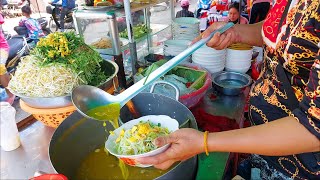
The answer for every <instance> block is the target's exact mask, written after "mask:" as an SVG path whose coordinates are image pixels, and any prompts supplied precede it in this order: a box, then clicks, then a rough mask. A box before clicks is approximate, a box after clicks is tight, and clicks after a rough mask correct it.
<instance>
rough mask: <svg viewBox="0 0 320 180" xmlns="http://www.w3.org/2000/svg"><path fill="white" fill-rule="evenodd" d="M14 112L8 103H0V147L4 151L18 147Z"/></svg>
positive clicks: (18, 141) (18, 140)
mask: <svg viewBox="0 0 320 180" xmlns="http://www.w3.org/2000/svg"><path fill="white" fill-rule="evenodd" d="M15 115H16V110H15V109H14V107H12V106H11V105H10V104H9V103H8V102H0V131H1V139H0V145H1V148H2V149H3V150H4V151H12V150H15V149H17V148H18V147H19V146H20V136H19V132H18V128H17V124H16V120H15Z"/></svg>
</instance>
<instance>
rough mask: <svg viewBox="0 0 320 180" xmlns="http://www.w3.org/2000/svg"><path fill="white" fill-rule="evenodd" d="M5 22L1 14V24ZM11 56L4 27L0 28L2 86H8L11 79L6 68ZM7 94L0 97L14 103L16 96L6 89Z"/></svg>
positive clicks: (0, 81)
mask: <svg viewBox="0 0 320 180" xmlns="http://www.w3.org/2000/svg"><path fill="white" fill-rule="evenodd" d="M3 23H4V19H3V16H2V15H1V14H0V25H2V24H3ZM8 56H9V45H8V42H7V40H6V39H5V37H4V34H3V32H2V27H1V28H0V84H1V88H6V87H7V86H8V84H9V81H10V75H9V73H8V72H7V68H6V62H7V60H8ZM6 95H7V97H6V98H5V99H3V97H0V99H1V101H7V102H8V103H10V104H12V103H13V101H14V98H15V96H14V95H13V94H12V93H11V92H10V91H9V90H8V89H6Z"/></svg>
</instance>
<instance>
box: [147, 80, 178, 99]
mask: <svg viewBox="0 0 320 180" xmlns="http://www.w3.org/2000/svg"><path fill="white" fill-rule="evenodd" d="M159 84H165V85H168V86H171V87H172V88H173V89H174V90H175V91H176V100H177V101H179V97H180V91H179V89H178V87H177V86H176V85H174V84H172V83H170V82H167V81H156V82H155V83H153V84H152V86H151V89H150V93H153V92H154V89H155V87H156V85H159Z"/></svg>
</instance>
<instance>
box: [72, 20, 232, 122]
mask: <svg viewBox="0 0 320 180" xmlns="http://www.w3.org/2000/svg"><path fill="white" fill-rule="evenodd" d="M233 26H234V24H233V23H232V22H230V23H227V24H226V25H224V26H223V27H222V28H220V29H217V30H215V31H214V32H212V33H211V34H210V36H208V37H207V38H204V39H201V40H200V41H198V42H196V43H195V44H193V45H191V46H190V47H189V48H187V49H186V50H184V51H183V52H181V53H180V54H179V55H177V56H175V57H174V58H172V59H171V60H169V61H168V62H167V63H165V64H163V65H162V66H160V67H159V68H158V69H156V70H155V71H153V72H152V73H151V74H150V75H149V77H148V79H147V80H146V77H145V78H143V79H141V80H140V81H139V82H137V83H136V84H134V85H132V86H131V87H129V88H128V89H126V90H125V91H123V92H122V93H120V94H118V95H116V96H113V95H111V94H108V93H107V92H105V91H103V90H101V89H99V88H97V87H94V86H89V85H82V86H78V87H77V88H75V89H74V90H73V92H72V94H71V99H72V103H73V104H74V106H75V107H76V108H77V110H78V112H80V113H81V114H82V115H84V116H85V117H88V118H91V119H96V118H94V117H92V115H88V111H89V110H92V109H94V108H97V107H101V106H106V105H108V104H111V103H119V104H120V107H123V106H124V105H125V104H126V103H127V102H128V101H129V100H130V99H132V98H133V97H134V96H136V95H137V94H138V93H140V92H141V91H142V90H143V89H145V88H146V87H148V86H149V85H150V84H152V83H153V82H155V81H156V80H157V79H159V78H160V77H161V76H163V75H165V74H166V73H167V72H168V71H170V70H171V69H172V68H174V67H176V66H177V65H178V64H179V63H180V62H182V61H183V60H184V59H185V58H186V57H188V56H190V55H191V54H192V53H193V52H194V51H196V50H197V49H198V48H200V47H201V46H203V45H204V44H205V43H207V42H208V41H209V40H210V39H211V38H212V37H213V36H214V34H215V33H217V32H219V33H221V34H222V33H224V32H225V31H227V30H228V29H230V28H231V27H233ZM145 81H146V82H145Z"/></svg>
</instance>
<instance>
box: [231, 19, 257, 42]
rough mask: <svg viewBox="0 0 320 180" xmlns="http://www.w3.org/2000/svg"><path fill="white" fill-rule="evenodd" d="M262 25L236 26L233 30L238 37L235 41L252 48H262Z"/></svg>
mask: <svg viewBox="0 0 320 180" xmlns="http://www.w3.org/2000/svg"><path fill="white" fill-rule="evenodd" d="M262 24H263V22H259V23H256V24H236V25H235V27H234V28H235V31H236V32H237V36H238V37H237V41H238V42H239V43H245V44H249V45H252V46H262V45H263V39H262V35H261V30H262Z"/></svg>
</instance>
